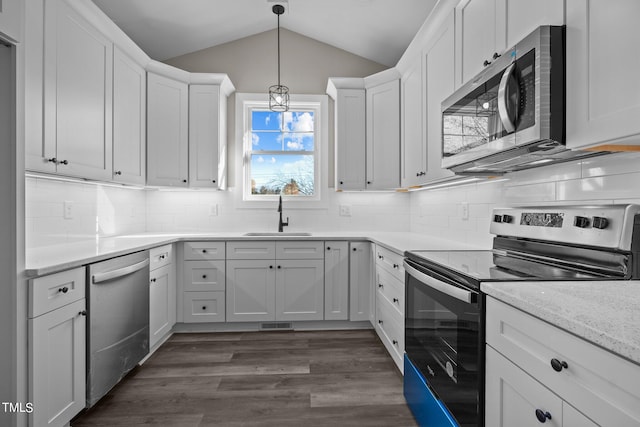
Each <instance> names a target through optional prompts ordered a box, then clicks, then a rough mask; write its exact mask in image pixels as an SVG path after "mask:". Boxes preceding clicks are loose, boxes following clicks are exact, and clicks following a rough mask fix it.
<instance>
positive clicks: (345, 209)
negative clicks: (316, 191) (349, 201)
mask: <svg viewBox="0 0 640 427" xmlns="http://www.w3.org/2000/svg"><path fill="white" fill-rule="evenodd" d="M340 216H351V206H349V205H340Z"/></svg>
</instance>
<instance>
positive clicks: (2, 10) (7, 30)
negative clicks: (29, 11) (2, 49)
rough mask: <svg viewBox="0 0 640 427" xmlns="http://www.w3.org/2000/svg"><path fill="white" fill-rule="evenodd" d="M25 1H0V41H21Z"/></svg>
mask: <svg viewBox="0 0 640 427" xmlns="http://www.w3.org/2000/svg"><path fill="white" fill-rule="evenodd" d="M23 4H24V0H0V39H3V38H7V37H9V38H11V39H13V40H16V41H21V34H20V31H21V30H22V13H23V10H22V5H23Z"/></svg>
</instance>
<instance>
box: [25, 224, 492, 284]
mask: <svg viewBox="0 0 640 427" xmlns="http://www.w3.org/2000/svg"><path fill="white" fill-rule="evenodd" d="M282 239H288V240H368V241H371V242H373V243H376V244H379V245H382V246H385V247H386V248H388V249H390V250H392V251H393V252H396V253H398V254H400V255H402V254H404V252H405V251H407V250H449V249H451V250H456V249H486V248H478V247H477V246H471V245H468V244H464V243H460V242H455V241H451V240H445V239H438V238H435V237H429V236H425V235H421V234H417V233H409V232H375V231H372V232H366V231H363V232H359V231H358V232H341V231H336V232H312V233H311V235H310V236H287V235H286V233H285V234H283V235H282V236H245V232H220V233H142V234H132V235H123V236H114V237H104V238H99V239H95V240H86V241H81V242H75V243H67V244H61V245H54V246H46V247H41V248H35V249H29V250H27V253H26V263H25V264H26V268H25V270H26V271H25V274H26V276H27V277H35V276H42V275H44V274H51V273H55V272H58V271H62V270H67V269H69V268H74V267H79V266H82V265H86V264H91V263H94V262H98V261H102V260H105V259H109V258H113V257H117V256H120V255H126V254H128V253H131V252H136V251H141V250H145V249H150V248H153V247H156V246H161V245H164V244H168V243H174V242H179V241H198V240H282Z"/></svg>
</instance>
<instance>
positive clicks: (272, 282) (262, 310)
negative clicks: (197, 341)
mask: <svg viewBox="0 0 640 427" xmlns="http://www.w3.org/2000/svg"><path fill="white" fill-rule="evenodd" d="M275 265H276V264H275V261H274V260H229V261H227V294H226V299H227V321H228V322H245V321H248V322H261V321H266V320H275V307H276V303H275V296H276V290H275V288H276V274H275Z"/></svg>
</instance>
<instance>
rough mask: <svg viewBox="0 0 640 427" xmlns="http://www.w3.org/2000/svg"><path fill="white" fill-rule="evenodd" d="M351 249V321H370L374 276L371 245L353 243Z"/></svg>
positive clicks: (367, 243)
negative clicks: (370, 296) (370, 300)
mask: <svg viewBox="0 0 640 427" xmlns="http://www.w3.org/2000/svg"><path fill="white" fill-rule="evenodd" d="M349 247H350V248H351V250H350V251H349V320H351V321H358V320H369V314H370V312H369V310H370V307H369V294H370V293H371V286H372V276H373V275H372V272H373V256H372V252H371V243H369V242H351V243H350V244H349Z"/></svg>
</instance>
